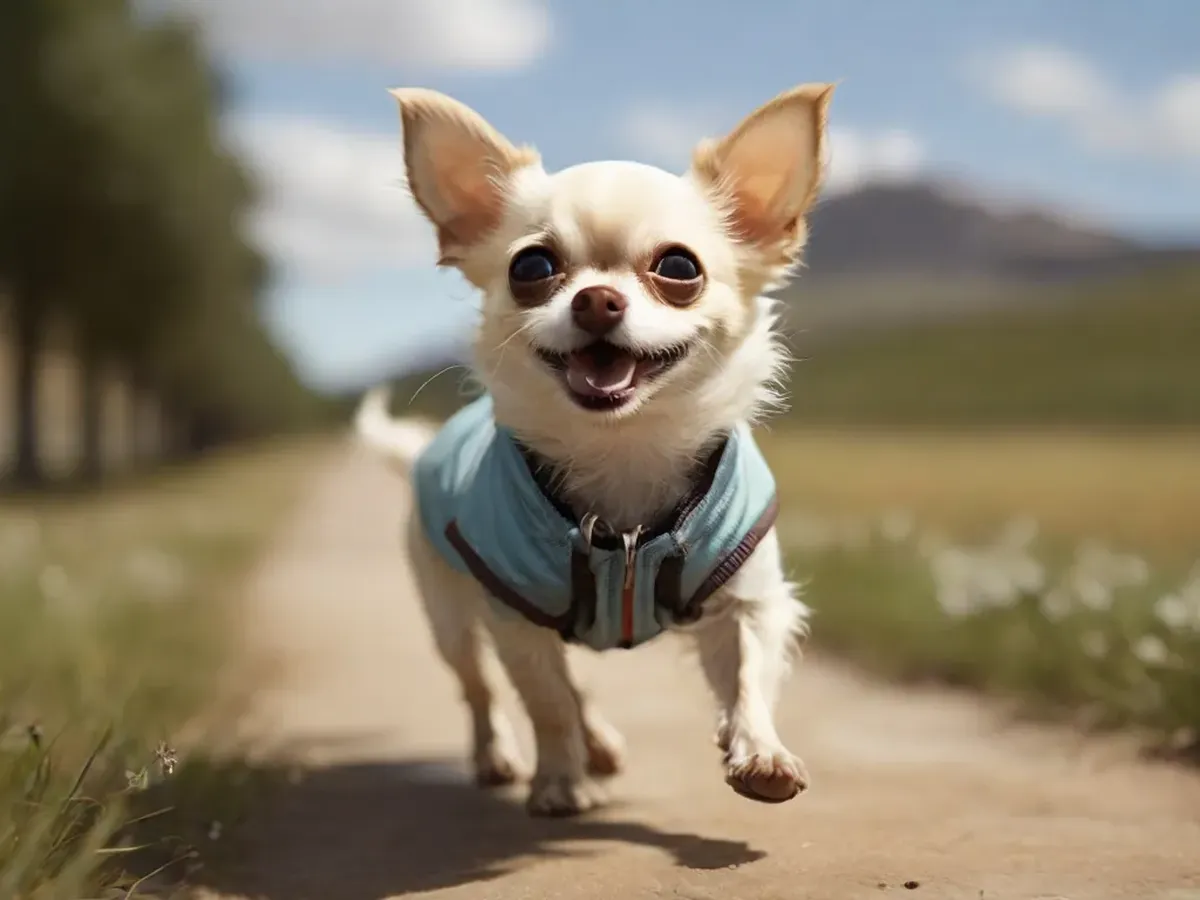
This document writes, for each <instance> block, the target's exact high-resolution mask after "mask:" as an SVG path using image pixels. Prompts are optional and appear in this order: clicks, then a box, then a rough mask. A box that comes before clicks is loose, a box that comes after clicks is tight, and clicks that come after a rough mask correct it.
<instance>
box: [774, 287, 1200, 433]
mask: <svg viewBox="0 0 1200 900" xmlns="http://www.w3.org/2000/svg"><path fill="white" fill-rule="evenodd" d="M802 285H803V281H802V280H801V286H802ZM1008 290H1009V291H1010V292H1012V297H1011V302H1010V303H1009V304H1008V308H1006V309H991V310H988V311H984V312H977V313H972V314H970V315H952V316H948V317H946V318H943V319H941V320H936V321H912V322H908V323H898V324H895V325H892V326H891V327H888V328H867V329H863V330H861V331H848V332H846V333H843V334H840V335H838V336H830V337H829V339H828V340H825V341H822V340H821V338H822V333H821V331H820V329H819V326H818V328H817V329H816V331H815V332H814V333H813V334H806V333H802V334H799V335H797V336H796V337H795V339H794V340H793V346H794V352H795V353H796V354H797V355H798V356H799V357H801V361H800V362H798V363H797V364H796V365H795V366H794V367H793V376H792V385H791V395H792V412H791V414H790V419H791V420H792V421H793V422H797V423H799V422H803V423H805V424H807V425H814V424H824V425H831V426H839V427H841V426H846V425H856V426H858V425H873V426H885V427H893V428H895V427H902V428H911V427H914V426H920V427H931V426H932V427H950V426H958V427H968V428H970V427H989V428H1014V427H1016V428H1022V427H1039V428H1044V427H1063V426H1070V427H1086V428H1091V429H1096V428H1106V429H1111V428H1131V427H1138V428H1151V427H1153V428H1164V427H1168V428H1171V427H1173V428H1180V427H1196V426H1198V425H1200V354H1197V353H1196V352H1195V347H1196V345H1197V343H1198V342H1200V271H1197V270H1195V269H1173V268H1171V269H1166V270H1164V271H1160V272H1156V273H1153V274H1147V275H1144V276H1142V277H1138V278H1126V279H1121V280H1118V281H1115V282H1113V283H1112V284H1110V285H1100V286H1098V285H1095V284H1085V285H1080V286H1075V287H1071V288H1055V289H1054V290H1050V289H1048V288H1043V289H1040V290H1039V289H1033V288H1029V287H1020V286H1010V287H1009V288H1008ZM964 305H969V304H968V303H967V301H966V300H965V299H964Z"/></svg>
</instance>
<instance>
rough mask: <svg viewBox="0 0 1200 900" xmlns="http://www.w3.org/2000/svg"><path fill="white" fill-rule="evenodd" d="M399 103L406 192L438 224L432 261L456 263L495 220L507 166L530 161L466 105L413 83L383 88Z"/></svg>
mask: <svg viewBox="0 0 1200 900" xmlns="http://www.w3.org/2000/svg"><path fill="white" fill-rule="evenodd" d="M390 93H391V95H392V96H393V97H395V98H396V100H397V101H398V102H399V103H400V118H401V121H402V123H403V125H404V164H405V168H406V170H407V173H408V186H409V190H410V191H411V192H412V195H413V199H414V200H416V202H417V205H418V206H420V207H421V209H422V211H423V212H424V213H425V215H426V216H427V217H428V218H429V221H430V222H432V223H433V225H434V227H435V228H436V229H437V239H438V252H439V256H440V259H439V263H440V264H442V265H455V264H457V263H459V262H461V260H462V258H463V255H464V254H465V252H466V251H467V250H468V249H469V248H470V247H471V246H472V245H473V244H475V243H477V242H478V241H479V240H481V239H482V238H484V237H486V236H487V235H488V233H490V232H491V231H493V230H494V229H495V228H496V227H497V226H498V225H499V224H500V220H501V217H502V216H503V214H504V202H505V197H506V193H507V189H508V184H509V182H510V179H511V178H512V175H513V173H515V172H516V171H517V170H518V169H522V168H524V167H526V166H531V165H536V164H537V163H538V162H539V160H538V155H537V153H536V152H535V151H534V150H533V149H531V148H529V147H516V146H514V145H513V144H511V143H509V141H508V140H506V139H505V138H504V136H503V135H501V134H500V133H499V132H498V131H496V129H494V128H493V127H492V126H491V125H489V124H488V123H487V121H485V120H484V118H483V117H482V116H480V115H479V113H477V112H475V111H474V110H473V109H471V108H470V107H469V106H466V105H465V104H463V103H459V102H458V101H457V100H454V99H453V98H451V97H447V96H446V95H445V94H441V93H438V92H437V91H430V90H423V89H420V88H413V89H402V90H393V91H391V92H390Z"/></svg>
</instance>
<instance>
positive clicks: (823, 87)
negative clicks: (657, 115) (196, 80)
mask: <svg viewBox="0 0 1200 900" xmlns="http://www.w3.org/2000/svg"><path fill="white" fill-rule="evenodd" d="M833 89H834V86H833V85H831V84H804V85H801V86H800V87H797V88H793V89H792V90H790V91H786V92H784V93H782V94H780V95H779V96H778V97H776V98H775V99H774V100H772V101H771V102H769V103H767V104H766V105H765V106H762V107H760V108H759V109H757V110H755V111H754V112H753V113H751V114H750V115H749V116H747V117H746V118H745V119H743V120H742V122H741V124H739V125H738V126H737V127H736V128H735V129H734V130H733V131H732V132H730V133H729V134H728V135H727V136H726V137H724V138H721V139H720V140H716V141H714V140H707V141H702V142H701V143H700V145H699V146H698V147H697V148H696V150H695V152H694V154H693V156H692V177H693V178H695V179H696V180H697V181H699V182H700V183H701V184H703V185H705V186H706V187H708V188H709V189H711V190H713V191H714V192H715V193H716V194H717V195H718V197H719V198H720V201H721V203H722V204H723V205H724V206H725V207H726V209H727V213H728V217H729V224H730V227H731V228H732V230H733V232H734V234H735V236H736V237H737V238H738V239H739V240H740V241H743V242H745V243H747V244H750V245H752V246H753V247H755V248H756V249H758V250H760V251H762V252H763V253H764V254H766V255H767V257H768V259H771V260H772V261H774V260H775V259H776V258H777V259H778V261H779V262H781V263H783V262H790V261H791V260H792V258H793V257H794V256H795V254H796V253H797V252H798V251H799V250H800V248H801V247H802V246H803V244H804V240H805V238H806V236H807V232H806V229H805V226H804V215H805V213H807V212H808V210H809V208H810V207H811V206H812V204H813V202H814V201H815V200H816V197H817V192H818V190H819V189H820V186H821V178H822V175H823V174H824V144H825V120H826V116H827V114H828V110H829V102H830V100H831V99H832V98H833Z"/></svg>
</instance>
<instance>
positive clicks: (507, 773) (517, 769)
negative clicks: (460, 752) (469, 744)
mask: <svg viewBox="0 0 1200 900" xmlns="http://www.w3.org/2000/svg"><path fill="white" fill-rule="evenodd" d="M520 780H521V761H520V759H519V758H518V757H517V756H516V754H515V753H512V752H511V751H508V750H505V749H504V748H503V747H500V746H498V745H497V744H492V745H491V746H490V747H488V748H486V749H484V750H480V751H478V752H477V753H476V754H475V783H476V784H477V785H478V786H479V787H481V788H496V787H505V786H506V785H510V784H516V783H517V782H518V781H520Z"/></svg>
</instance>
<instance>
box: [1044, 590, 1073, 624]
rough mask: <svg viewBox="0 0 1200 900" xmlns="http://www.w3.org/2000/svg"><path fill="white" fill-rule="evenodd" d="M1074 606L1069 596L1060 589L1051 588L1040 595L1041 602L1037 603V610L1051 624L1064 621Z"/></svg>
mask: <svg viewBox="0 0 1200 900" xmlns="http://www.w3.org/2000/svg"><path fill="white" fill-rule="evenodd" d="M1074 606H1075V602H1074V599H1073V598H1072V597H1071V594H1070V593H1069V592H1068V591H1065V590H1063V588H1061V587H1056V588H1051V589H1050V590H1049V591H1047V592H1046V593H1044V594H1042V597H1041V600H1040V601H1039V602H1038V609H1039V610H1040V611H1041V613H1042V615H1043V616H1045V617H1046V618H1047V619H1049V620H1050V621H1051V622H1058V621H1061V620H1062V619H1065V618H1066V617H1067V616H1069V615H1070V614H1071V611H1072V610H1073V609H1074Z"/></svg>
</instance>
